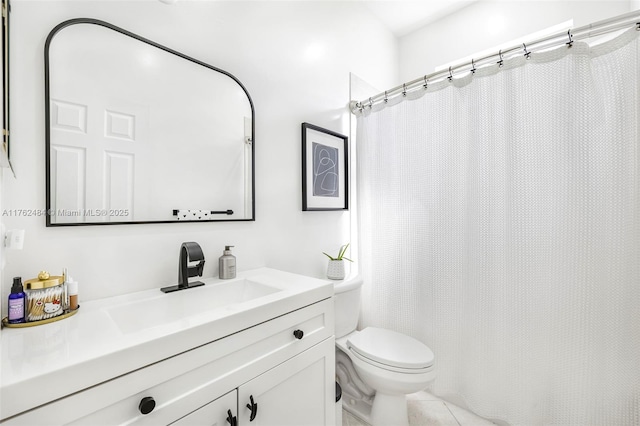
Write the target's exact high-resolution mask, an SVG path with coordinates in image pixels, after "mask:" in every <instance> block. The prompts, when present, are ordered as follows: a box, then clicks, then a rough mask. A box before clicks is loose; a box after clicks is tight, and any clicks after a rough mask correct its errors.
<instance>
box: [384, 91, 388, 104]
mask: <svg viewBox="0 0 640 426" xmlns="http://www.w3.org/2000/svg"><path fill="white" fill-rule="evenodd" d="M387 102H389V98H388V97H387V91H386V90H385V91H384V103H385V104H386V103H387Z"/></svg>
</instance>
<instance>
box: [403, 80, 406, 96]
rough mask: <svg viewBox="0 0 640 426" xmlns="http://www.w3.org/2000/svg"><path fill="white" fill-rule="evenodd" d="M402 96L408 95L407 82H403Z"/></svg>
mask: <svg viewBox="0 0 640 426" xmlns="http://www.w3.org/2000/svg"><path fill="white" fill-rule="evenodd" d="M402 96H407V84H406V83H402Z"/></svg>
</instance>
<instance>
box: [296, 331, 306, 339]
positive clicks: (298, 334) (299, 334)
mask: <svg viewBox="0 0 640 426" xmlns="http://www.w3.org/2000/svg"><path fill="white" fill-rule="evenodd" d="M293 336H294V337H295V338H296V339H298V340H300V339H302V337H303V336H304V332H303V331H302V330H295V331H294V332H293Z"/></svg>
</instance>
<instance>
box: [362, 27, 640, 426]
mask: <svg viewBox="0 0 640 426" xmlns="http://www.w3.org/2000/svg"><path fill="white" fill-rule="evenodd" d="M639 34H640V32H637V31H633V30H631V31H628V32H625V33H624V34H622V35H620V36H618V37H617V38H616V39H614V40H612V41H609V42H606V43H604V44H601V45H598V46H592V47H590V46H589V45H588V44H586V43H582V42H580V43H578V42H576V43H574V45H573V47H572V48H567V47H561V48H557V49H555V50H552V51H548V52H541V53H537V54H536V53H534V54H532V55H531V59H529V60H526V59H525V58H524V57H521V58H516V59H511V60H508V61H505V64H504V66H503V67H502V68H499V67H498V66H497V65H496V66H492V67H487V68H483V69H479V70H478V71H477V72H476V74H475V75H468V76H465V77H463V78H460V79H455V78H454V80H453V81H452V82H449V81H443V82H440V83H436V84H433V85H430V86H429V88H428V90H426V91H424V90H422V91H420V92H418V93H413V94H412V93H409V94H408V96H407V97H408V98H412V99H405V100H403V101H402V100H401V101H394V100H389V104H387V105H386V106H384V105H380V106H376V105H374V107H373V110H372V111H371V110H370V109H368V108H365V111H364V112H363V113H362V114H360V115H359V116H358V129H357V135H358V140H357V156H358V163H357V166H358V167H357V168H358V179H357V185H358V186H357V192H358V199H359V235H360V237H359V238H360V251H361V258H360V269H361V271H362V275H363V277H364V279H365V286H364V289H363V313H362V318H361V325H363V326H369V325H374V326H381V327H387V328H391V329H394V330H397V331H400V332H404V333H406V334H409V335H411V336H413V337H415V338H417V339H419V340H421V341H422V342H424V343H425V344H427V345H428V346H429V347H430V348H431V349H432V350H433V351H434V353H435V355H436V363H437V368H438V377H437V379H436V381H435V383H434V384H433V391H434V393H436V394H438V395H441V396H445V397H446V396H451V395H455V396H457V397H461V398H463V399H464V401H465V402H466V404H467V405H468V406H469V408H471V409H472V410H473V411H475V412H476V413H478V414H480V415H482V416H485V417H489V418H494V419H501V420H504V421H507V422H508V423H510V424H517V425H616V426H617V425H638V424H640V148H639V144H640V136H639V135H640V132H639V129H638V127H639V126H638V124H639V117H640V107H639V102H640V83H639V80H640V47H639V46H640V44H639V41H638V36H639ZM391 104H393V105H391Z"/></svg>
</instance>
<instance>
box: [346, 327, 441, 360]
mask: <svg viewBox="0 0 640 426" xmlns="http://www.w3.org/2000/svg"><path fill="white" fill-rule="evenodd" d="M347 346H348V347H349V348H350V349H351V350H353V351H355V352H357V353H359V354H360V355H362V356H364V357H366V358H369V359H371V360H373V361H376V362H379V363H381V364H384V365H388V366H390V367H399V368H411V369H417V368H427V367H430V366H432V365H433V361H434V358H435V356H434V355H433V352H432V351H431V349H429V348H428V347H427V346H426V345H424V344H423V343H422V342H420V341H418V340H416V339H414V338H413V337H409V336H407V335H405V334H401V333H397V332H395V331H391V330H386V329H384V328H376V327H367V328H365V329H364V330H362V331H360V332H358V333H355V335H354V336H350V337H349V338H348V339H347Z"/></svg>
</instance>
